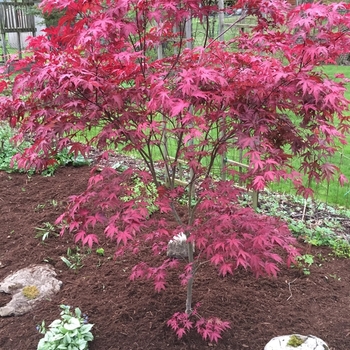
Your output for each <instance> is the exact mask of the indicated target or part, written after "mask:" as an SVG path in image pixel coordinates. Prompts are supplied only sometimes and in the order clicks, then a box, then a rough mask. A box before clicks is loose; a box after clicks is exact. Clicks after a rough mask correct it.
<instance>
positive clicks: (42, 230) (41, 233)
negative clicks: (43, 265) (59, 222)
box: [35, 221, 59, 241]
mask: <svg viewBox="0 0 350 350" xmlns="http://www.w3.org/2000/svg"><path fill="white" fill-rule="evenodd" d="M35 229H36V235H35V238H41V240H42V241H45V240H46V239H48V238H49V236H56V237H58V236H59V234H58V233H57V232H56V227H55V226H54V225H53V224H51V223H50V222H48V221H47V222H44V223H43V224H42V226H41V227H36V228H35Z"/></svg>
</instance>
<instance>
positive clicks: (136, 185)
mask: <svg viewBox="0 0 350 350" xmlns="http://www.w3.org/2000/svg"><path fill="white" fill-rule="evenodd" d="M132 188H133V196H132V197H124V198H123V201H125V202H127V201H128V200H131V199H133V198H142V197H145V198H146V202H147V204H148V205H147V210H148V213H149V215H151V214H152V213H154V212H156V211H158V207H157V206H156V205H155V204H154V202H155V200H156V199H157V195H158V194H157V188H156V185H155V184H154V183H153V182H152V183H149V184H147V185H146V184H145V183H144V182H142V181H141V179H140V178H139V177H138V176H135V177H134V178H133V184H132Z"/></svg>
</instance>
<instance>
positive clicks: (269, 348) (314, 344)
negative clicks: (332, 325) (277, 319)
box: [264, 334, 329, 350]
mask: <svg viewBox="0 0 350 350" xmlns="http://www.w3.org/2000/svg"><path fill="white" fill-rule="evenodd" d="M292 337H293V338H294V339H295V340H297V341H299V342H300V345H298V344H296V343H295V342H293V341H291V338H292ZM293 338H292V339H293ZM292 344H294V346H293V345H292ZM293 349H294V350H329V347H328V345H327V344H326V343H325V342H324V341H323V340H322V339H320V338H317V337H314V336H313V335H307V336H304V335H300V334H292V335H283V336H280V337H276V338H273V339H271V340H270V341H269V342H268V343H267V344H266V346H265V348H264V350H293Z"/></svg>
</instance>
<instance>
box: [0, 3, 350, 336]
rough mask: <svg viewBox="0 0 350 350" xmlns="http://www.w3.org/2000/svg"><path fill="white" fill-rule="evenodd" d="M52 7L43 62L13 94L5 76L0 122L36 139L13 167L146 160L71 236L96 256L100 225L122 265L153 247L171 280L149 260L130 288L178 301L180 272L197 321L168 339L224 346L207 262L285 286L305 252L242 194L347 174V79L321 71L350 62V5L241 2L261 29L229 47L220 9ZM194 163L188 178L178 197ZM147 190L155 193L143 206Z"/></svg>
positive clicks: (101, 181) (38, 46) (100, 175)
mask: <svg viewBox="0 0 350 350" xmlns="http://www.w3.org/2000/svg"><path fill="white" fill-rule="evenodd" d="M41 6H42V9H43V11H44V12H46V13H50V12H51V11H62V14H63V16H62V18H61V19H60V21H59V24H58V26H57V27H52V28H49V29H47V31H46V32H47V35H46V36H40V37H36V38H33V39H31V41H30V48H31V50H32V52H33V55H31V56H28V57H26V58H25V59H24V60H22V61H20V62H18V63H17V68H18V69H20V68H23V67H27V66H28V65H29V64H30V70H25V71H23V70H22V71H19V72H16V75H15V76H14V77H13V83H11V84H10V83H9V82H8V77H7V75H6V74H3V80H2V82H1V84H0V87H1V89H2V90H3V91H4V90H5V89H11V93H10V94H9V95H8V96H4V95H3V96H1V97H0V111H1V118H2V119H4V120H8V121H9V123H10V124H11V125H12V126H13V127H18V133H17V135H16V137H15V141H17V142H21V140H22V139H23V138H24V137H28V135H29V136H30V138H31V140H32V141H33V142H32V146H31V147H29V148H28V149H26V150H25V151H24V152H23V153H22V154H18V155H17V156H15V159H14V161H16V162H17V164H18V165H19V166H20V167H22V168H24V169H29V168H33V167H34V168H35V169H36V170H38V171H40V170H42V169H44V168H45V167H46V166H48V165H50V164H51V163H52V162H54V157H55V154H57V152H59V151H60V150H62V149H67V148H68V149H69V150H70V152H72V153H74V154H76V155H77V154H82V155H84V156H88V155H89V152H90V151H91V150H92V149H97V150H98V151H100V152H101V157H102V158H107V157H108V155H109V154H111V153H113V152H119V151H126V152H128V151H133V152H134V153H135V152H136V153H137V154H138V155H139V156H140V157H141V158H142V159H143V160H144V163H145V168H144V169H138V171H136V170H135V169H129V170H126V171H124V172H122V173H120V172H118V171H116V170H114V169H112V168H104V169H103V170H102V171H100V170H99V169H97V168H96V169H94V170H92V173H91V178H90V181H89V183H88V185H87V189H86V191H85V192H84V193H82V194H80V195H77V196H74V197H72V198H71V202H70V205H69V207H68V209H67V211H66V212H65V213H63V214H62V215H61V216H60V218H59V219H58V222H59V223H62V224H64V227H65V229H67V230H68V231H69V232H72V233H74V235H75V241H76V242H82V243H83V244H88V245H89V246H90V247H91V246H92V245H93V244H94V243H98V235H99V232H101V230H100V227H101V226H102V227H103V228H104V234H105V235H106V236H107V237H108V238H110V239H111V240H113V241H115V242H116V245H117V252H116V257H118V256H119V255H120V254H124V253H125V252H126V251H132V252H133V253H135V254H137V252H138V251H139V249H140V248H141V247H142V248H144V247H149V249H150V252H151V253H152V254H157V255H160V257H161V258H160V260H159V261H160V264H159V266H149V265H148V264H146V262H141V263H140V264H138V265H137V266H135V267H134V268H133V270H132V274H131V279H136V278H147V279H152V280H153V281H154V285H155V289H156V290H157V291H161V290H163V289H165V288H166V284H167V282H166V281H167V280H166V277H167V270H168V269H169V268H180V269H181V270H180V273H179V276H180V279H181V282H182V284H183V285H184V286H186V288H187V300H186V308H185V312H177V313H176V314H174V315H173V317H172V318H171V319H170V320H169V322H168V325H169V326H170V327H172V328H173V329H174V330H175V331H176V333H177V335H178V336H179V337H182V336H183V335H184V334H185V333H186V332H188V331H189V330H190V329H192V328H194V329H196V330H197V331H198V332H199V333H200V334H201V335H202V337H203V338H204V339H209V340H210V341H218V339H219V338H220V337H221V332H222V331H224V330H225V329H227V328H228V327H229V324H228V322H226V321H221V320H220V319H219V318H217V317H211V318H207V319H206V318H203V317H202V316H199V312H198V311H197V308H193V306H192V284H193V280H194V278H195V275H196V271H197V270H198V268H199V267H200V266H201V264H202V263H203V262H210V263H211V264H213V265H215V266H216V267H217V269H218V273H219V274H220V275H222V276H226V275H228V274H233V273H234V271H235V270H236V269H237V268H244V269H251V270H252V272H253V273H254V274H255V275H256V276H260V275H271V276H276V274H277V272H278V265H279V264H280V263H282V262H283V261H286V262H287V263H288V264H289V263H290V262H291V261H293V258H294V257H295V255H296V254H297V252H296V250H295V249H294V248H293V243H294V240H293V238H292V237H291V235H290V232H289V230H288V228H287V226H286V224H285V223H283V222H281V221H280V220H279V219H278V218H272V217H266V216H260V215H258V214H256V213H255V212H254V211H253V210H252V209H251V208H243V207H241V206H240V204H239V197H240V196H241V190H240V188H239V187H238V186H237V182H240V183H242V182H244V183H245V184H247V187H248V188H251V189H256V190H262V189H264V188H265V186H266V185H267V184H268V183H269V182H271V181H279V180H282V179H283V180H284V179H290V180H291V181H292V182H293V183H294V185H295V187H296V189H297V191H298V193H300V194H303V195H304V196H309V195H312V190H311V189H310V188H309V184H310V182H311V181H322V180H324V179H327V180H330V179H332V178H333V177H334V176H338V173H339V169H337V167H336V166H334V165H332V164H329V163H328V161H327V160H328V158H329V156H330V155H332V154H334V152H335V151H336V150H337V148H338V147H339V145H340V144H341V143H345V142H346V139H345V134H346V133H347V132H348V130H349V117H348V116H347V115H346V114H345V113H344V112H346V111H347V109H348V103H349V101H347V100H346V98H345V97H344V91H345V83H346V81H345V79H343V77H342V76H341V75H339V76H337V80H335V79H334V77H332V78H329V77H327V76H326V75H325V74H324V73H323V72H322V69H320V68H319V67H320V66H321V65H323V64H333V63H334V62H335V61H336V59H337V58H338V57H339V55H341V54H343V53H346V51H347V50H348V47H349V44H350V38H349V33H348V28H349V26H350V14H349V6H350V5H347V4H343V3H337V4H329V5H323V4H320V3H317V4H303V5H301V6H299V7H293V8H292V7H291V6H290V5H289V4H287V3H286V2H283V1H278V0H276V1H268V0H246V1H238V3H237V4H236V7H235V8H244V11H243V14H242V15H241V16H235V22H234V23H233V24H232V26H234V25H235V24H237V23H239V22H240V21H242V20H243V19H244V18H245V17H246V16H254V17H255V18H256V26H255V27H254V28H253V29H252V31H251V32H250V33H244V32H241V33H240V35H238V36H237V37H234V38H230V40H228V41H225V40H223V36H222V35H218V36H217V37H216V38H210V35H209V33H210V31H209V20H208V18H209V16H210V15H211V14H212V13H213V12H215V11H218V8H217V6H216V5H213V4H212V2H211V1H208V2H206V1H205V0H204V1H200V0H182V1H176V0H113V1H111V0H104V1H101V0H89V1H85V0H74V1H72V0H44V1H43V2H42V5H41ZM226 11H228V12H230V11H232V12H233V11H234V8H231V9H230V8H228V9H226ZM191 20H192V21H197V22H200V23H202V24H203V26H204V27H206V28H207V31H206V33H205V34H204V35H203V36H201V37H199V38H196V41H195V42H193V40H192V39H191V37H189V36H188V35H186V30H185V29H186V26H187V28H188V24H189V23H190V21H191ZM187 34H188V30H187ZM199 41H201V42H199ZM169 135H171V138H172V139H171V141H170V140H169ZM170 142H171V143H172V147H171V149H170V148H169V147H168V145H169V143H170ZM230 149H237V150H241V151H242V152H243V155H244V159H245V160H246V162H247V163H248V164H249V168H248V169H247V171H246V172H244V173H242V172H238V171H236V170H235V168H234V167H232V166H230V164H229V163H227V164H226V167H225V169H224V172H225V173H226V179H225V180H223V179H221V180H220V179H219V178H218V177H217V176H214V175H213V167H214V165H215V164H216V162H217V161H218V159H222V158H224V157H225V154H226V152H227V151H228V150H230ZM295 157H299V158H300V160H301V163H300V164H301V165H300V168H299V169H294V168H293V163H292V160H293V158H295ZM184 162H185V163H186V164H187V166H188V168H189V173H188V179H187V183H186V185H185V186H178V185H177V179H176V176H177V169H178V165H179V164H180V163H184ZM157 167H162V169H164V172H163V173H161V174H160V173H159V171H158V170H157ZM135 176H137V177H138V178H139V179H140V180H141V181H142V182H143V183H144V185H145V187H144V190H142V191H141V193H138V194H136V193H135V191H134V188H133V186H132V183H133V179H134V177H135ZM238 178H239V179H238ZM303 179H304V180H305V179H306V182H304V181H303ZM238 180H239V181H238ZM339 181H340V182H344V181H346V179H345V178H344V177H343V176H342V175H340V176H339ZM151 183H152V184H154V185H155V187H156V188H157V194H156V196H157V198H156V199H155V204H156V205H157V206H158V208H159V210H160V211H161V212H164V213H172V214H173V215H174V217H175V218H176V220H177V222H178V227H176V228H169V227H168V226H167V222H166V221H165V220H160V221H155V220H153V219H152V216H150V215H149V211H148V206H149V203H150V202H149V198H148V197H149V196H153V195H154V194H152V191H147V186H148V184H151ZM184 199H185V200H186V201H185V202H186V203H187V204H185V206H186V208H187V209H186V210H187V213H186V215H181V214H180V212H179V207H180V203H181V208H183V207H184V204H183V203H184ZM152 200H154V199H152ZM178 233H183V234H185V235H186V237H187V246H188V263H187V264H185V265H182V264H180V263H178V261H177V260H174V259H171V258H167V257H166V248H167V243H168V241H169V240H170V239H171V238H172V237H173V236H174V235H176V234H178ZM194 245H195V250H196V251H195V252H194V249H193V248H194ZM275 248H279V249H278V252H280V254H278V253H276V249H275ZM281 251H284V254H281ZM193 315H194V316H197V317H196V318H197V320H196V321H195V320H194V319H193V317H192V316H193Z"/></svg>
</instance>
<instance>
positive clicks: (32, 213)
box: [0, 167, 350, 350]
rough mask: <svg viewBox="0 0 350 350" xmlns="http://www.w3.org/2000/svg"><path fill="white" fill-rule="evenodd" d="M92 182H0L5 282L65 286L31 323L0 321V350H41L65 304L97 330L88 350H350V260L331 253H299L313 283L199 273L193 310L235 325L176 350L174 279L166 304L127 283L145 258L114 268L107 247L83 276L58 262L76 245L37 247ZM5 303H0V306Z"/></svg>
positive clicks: (178, 293) (65, 178) (297, 277)
mask: <svg viewBox="0 0 350 350" xmlns="http://www.w3.org/2000/svg"><path fill="white" fill-rule="evenodd" d="M88 176H89V169H88V168H86V167H83V168H73V167H71V168H70V167H66V168H62V169H60V170H59V171H58V172H57V173H56V175H55V176H54V177H41V176H33V177H31V178H28V177H27V176H26V175H24V174H7V173H4V172H2V173H0V181H1V195H0V210H1V226H0V242H1V245H0V279H3V278H4V277H6V276H7V275H9V274H10V273H11V272H14V271H17V270H19V269H21V268H24V267H26V266H29V265H30V264H38V263H49V264H51V265H53V266H54V267H55V269H56V272H57V274H58V278H59V279H60V280H62V281H63V288H62V290H61V292H60V293H59V294H58V295H57V296H55V297H53V298H52V299H51V300H47V301H45V302H43V303H42V304H40V305H39V306H38V307H37V308H36V309H35V310H33V311H32V312H30V313H28V314H27V315H24V316H18V317H8V318H0V350H32V349H33V350H34V349H36V347H37V344H38V341H39V339H40V338H41V337H42V335H40V334H39V333H38V332H37V331H36V325H38V324H40V323H41V322H42V320H45V321H46V324H49V323H50V322H51V321H53V320H54V319H56V318H59V312H60V309H59V305H60V304H67V305H71V306H74V307H79V308H80V309H81V310H82V311H83V312H84V313H86V314H87V315H88V316H89V322H91V323H94V325H95V326H94V328H93V334H94V336H95V340H94V341H93V342H92V343H91V345H90V350H117V349H122V350H128V349H132V350H136V349H152V350H157V349H159V350H162V349H167V348H168V349H176V350H180V349H211V348H216V349H230V350H244V349H249V350H263V348H264V346H265V344H266V343H267V342H268V341H269V340H270V339H271V338H273V337H275V336H278V335H285V334H291V333H299V334H304V335H308V334H312V335H315V336H317V337H319V338H321V339H323V340H324V341H325V342H326V343H327V344H328V345H329V346H330V349H332V350H348V349H350V318H349V308H350V288H349V286H350V260H345V259H338V258H334V257H333V256H332V255H331V251H330V250H329V249H325V248H317V249H316V248H311V247H304V248H303V249H304V251H303V253H308V254H312V255H314V256H315V263H314V264H313V265H312V266H311V268H310V272H311V273H310V275H309V276H303V275H302V274H301V273H300V272H299V271H297V270H296V269H286V268H282V269H281V271H280V273H279V277H278V278H277V279H267V278H260V279H258V280H256V279H255V278H254V277H253V276H252V275H251V274H250V273H248V272H245V271H238V272H237V273H236V274H235V275H234V276H229V277H226V278H221V277H218V276H217V274H216V273H215V271H214V270H213V268H211V267H209V266H205V267H203V268H202V269H201V270H200V272H199V274H198V277H197V279H196V281H195V286H194V302H195V303H198V302H199V303H200V304H201V306H200V309H199V312H200V313H201V314H203V316H205V317H209V316H218V317H220V318H221V319H223V320H228V321H230V323H231V329H230V330H228V331H226V332H225V333H224V334H223V339H222V340H221V341H220V342H219V343H218V344H210V343H208V342H206V341H203V340H202V339H201V338H200V337H199V336H198V335H197V334H195V333H194V332H193V333H190V334H189V335H187V336H184V338H183V339H181V340H178V339H177V338H176V336H175V334H174V333H173V331H172V330H171V329H169V328H168V327H167V326H166V322H167V320H168V319H169V318H170V317H171V316H172V315H173V313H174V312H176V311H182V310H184V307H185V290H184V288H183V287H181V286H180V283H179V280H178V277H177V276H176V274H174V275H171V276H170V278H169V285H168V288H167V290H166V291H165V292H162V293H160V294H157V293H156V292H155V291H154V288H153V285H152V283H151V282H144V281H136V282H131V281H130V280H129V279H128V277H129V274H130V271H131V268H132V266H133V265H135V264H136V263H137V262H139V261H140V257H134V256H129V257H124V258H122V259H120V260H113V259H112V258H111V257H112V256H113V253H114V250H115V246H114V245H113V243H111V242H108V241H104V242H102V247H103V248H104V250H105V255H104V256H99V255H98V254H96V252H95V249H94V250H93V251H92V252H91V253H90V254H87V255H86V256H85V258H84V259H83V265H84V266H83V267H82V268H81V269H79V270H76V271H75V270H71V269H68V267H67V266H66V265H65V264H64V263H63V261H62V260H61V259H60V257H61V256H66V253H67V248H69V247H70V248H72V249H73V248H74V242H73V237H72V236H70V235H65V236H64V237H63V238H59V237H54V236H50V237H49V238H48V239H47V240H45V241H44V242H42V241H41V240H40V239H39V238H35V234H36V229H35V228H36V227H40V226H41V225H43V223H45V222H51V223H53V222H54V221H55V219H56V218H57V217H58V216H59V214H60V213H61V212H62V210H63V208H64V206H65V204H66V201H67V198H68V196H70V195H72V194H78V193H80V192H81V191H83V190H84V189H85V186H86V182H87V179H88ZM141 255H147V256H148V254H147V252H141ZM160 258H161V257H155V258H154V259H160ZM150 259H152V258H148V260H150ZM7 301H8V296H6V295H3V294H1V293H0V306H2V305H4V304H5V303H6V302H7Z"/></svg>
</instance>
